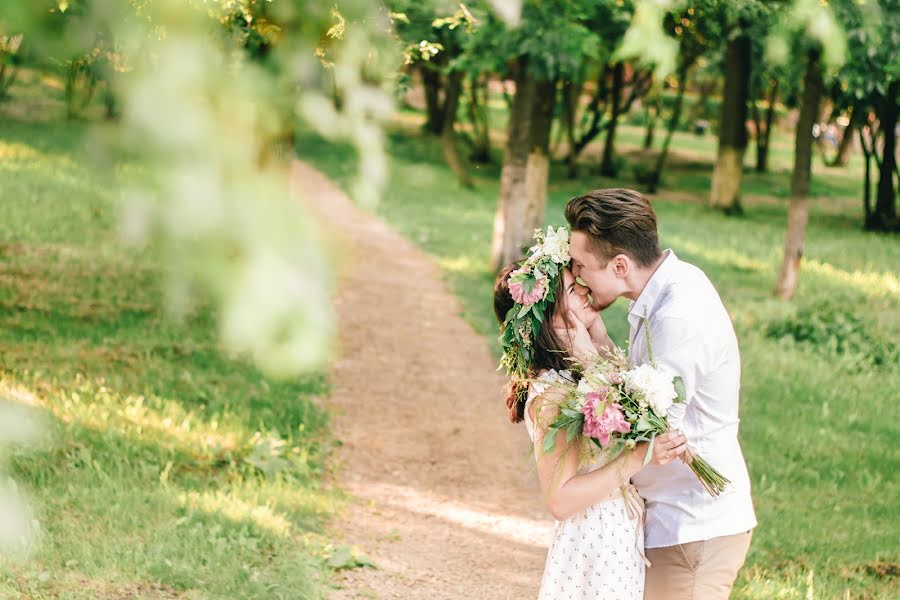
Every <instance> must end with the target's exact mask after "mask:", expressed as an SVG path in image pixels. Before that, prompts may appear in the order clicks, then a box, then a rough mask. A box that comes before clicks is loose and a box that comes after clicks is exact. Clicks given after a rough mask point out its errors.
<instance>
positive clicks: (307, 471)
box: [0, 120, 341, 599]
mask: <svg viewBox="0 0 900 600" xmlns="http://www.w3.org/2000/svg"><path fill="white" fill-rule="evenodd" d="M85 131H86V125H85V124H83V123H67V122H64V121H59V122H50V123H46V122H40V121H36V122H30V121H17V120H2V121H0V186H2V189H3V202H2V203H0V348H2V352H0V397H3V398H6V399H8V400H10V401H13V402H18V403H22V404H27V405H30V406H33V407H34V408H35V410H36V411H38V413H39V414H40V415H42V416H43V422H44V423H45V427H44V436H43V438H44V439H43V442H42V444H40V445H39V446H37V447H26V448H16V449H14V451H13V452H12V453H11V455H10V456H8V457H7V458H8V459H9V460H8V462H9V466H10V475H11V476H12V477H13V478H14V479H15V480H16V481H17V482H18V484H19V486H20V488H21V489H22V490H23V491H24V492H25V493H26V495H27V496H28V497H29V499H30V503H31V505H32V508H33V509H34V511H35V513H36V518H37V521H38V523H39V526H40V534H39V536H38V544H37V546H36V548H35V550H34V554H33V556H32V557H31V559H30V560H28V561H25V562H0V597H2V598H23V597H27V598H34V599H42V598H61V597H62V598H83V599H95V598H120V597H135V598H170V597H172V598H174V597H185V598H318V597H321V595H322V593H323V592H322V590H323V587H325V586H326V585H327V573H326V572H325V568H324V566H323V565H324V560H323V557H324V556H323V553H324V552H325V550H323V549H324V548H326V547H327V544H328V541H327V540H326V539H325V538H324V534H323V529H322V527H323V523H324V521H325V520H326V519H328V518H329V517H331V516H332V515H333V514H334V512H335V511H336V509H337V507H338V506H339V504H340V502H341V499H340V496H339V494H338V493H336V492H335V491H332V490H329V489H327V488H325V487H323V486H322V485H321V483H320V480H321V477H322V475H323V474H324V472H325V469H326V463H325V456H326V454H327V451H328V448H329V446H330V443H331V442H330V441H329V438H328V434H327V421H328V419H327V415H326V413H325V412H324V411H323V410H322V409H321V408H320V407H319V405H318V403H317V402H316V398H317V397H320V396H323V395H325V394H327V393H328V385H327V382H326V381H325V379H324V377H323V375H322V374H317V373H314V374H310V375H308V376H305V377H302V378H299V379H297V380H292V381H274V380H270V379H267V378H266V377H264V376H263V375H262V374H260V373H259V372H258V371H257V370H256V369H255V368H253V367H252V366H250V365H249V364H248V363H247V362H246V361H244V360H242V359H240V358H238V357H233V356H229V355H227V354H226V353H224V352H223V351H222V350H221V349H220V347H219V345H218V342H217V340H218V331H217V330H216V324H215V323H216V319H215V315H213V314H212V312H211V310H210V309H209V308H208V307H207V306H206V305H205V304H204V303H203V302H198V303H197V304H196V305H195V306H193V307H191V309H190V310H189V311H188V314H187V315H186V316H185V317H184V318H183V319H182V320H176V319H174V318H172V317H171V316H169V315H168V314H167V313H166V311H165V310H164V308H163V307H164V305H165V298H164V293H163V287H162V284H161V281H162V278H163V275H164V274H163V273H162V271H161V269H160V268H159V266H158V263H157V261H156V258H155V256H154V255H153V254H152V253H151V252H148V251H144V250H136V249H125V248H123V247H122V245H121V244H120V239H119V238H120V234H119V228H118V223H119V197H118V195H117V193H116V192H115V191H114V190H115V189H116V188H117V186H116V185H114V184H116V183H120V182H122V181H123V180H127V178H129V177H135V176H140V172H141V169H140V166H139V165H133V164H126V165H123V166H122V167H121V168H118V169H115V170H113V171H111V172H103V173H97V172H95V171H94V170H92V169H91V168H90V167H89V166H88V165H89V164H90V161H89V160H88V158H87V157H86V156H85V153H84V152H85V151H84V146H83V145H82V142H81V141H80V140H82V139H89V138H83V134H84V133H85Z"/></svg>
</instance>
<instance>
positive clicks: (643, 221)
mask: <svg viewBox="0 0 900 600" xmlns="http://www.w3.org/2000/svg"><path fill="white" fill-rule="evenodd" d="M566 220H567V221H568V222H569V225H570V226H571V227H572V230H573V231H581V232H584V233H586V234H587V235H588V236H589V237H590V239H591V244H592V246H593V247H594V249H595V250H596V254H597V256H598V257H600V258H601V259H603V260H604V261H605V262H607V263H608V262H609V261H610V260H611V259H612V258H614V257H615V256H616V255H618V254H626V255H628V256H630V257H631V258H633V259H634V260H635V261H637V263H638V264H639V265H641V266H643V267H651V266H653V264H654V263H655V262H656V261H657V260H658V259H659V257H660V256H661V255H662V251H661V250H660V248H659V234H658V233H657V231H656V213H655V212H654V211H653V207H652V206H651V205H650V201H649V200H647V198H645V197H644V195H643V194H641V193H640V192H636V191H634V190H628V189H624V188H610V189H606V190H594V191H591V192H588V193H587V194H585V195H583V196H576V197H575V198H572V199H571V200H569V203H568V204H566Z"/></svg>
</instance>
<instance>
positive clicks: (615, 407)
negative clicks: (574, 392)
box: [581, 388, 631, 447]
mask: <svg viewBox="0 0 900 600" xmlns="http://www.w3.org/2000/svg"><path fill="white" fill-rule="evenodd" d="M609 392H610V390H609V389H608V388H600V390H599V391H597V392H589V393H587V394H585V403H584V405H583V406H582V407H581V412H582V413H583V414H584V429H583V430H582V433H583V434H584V435H586V436H588V437H592V438H596V439H597V440H598V441H599V442H600V445H601V446H604V447H605V446H608V445H609V438H610V435H611V434H613V433H616V432H618V433H628V432H629V431H631V424H630V423H629V422H628V421H626V420H625V414H624V413H623V412H622V406H621V405H619V404H617V403H615V402H612V403H609V404H607V403H606V399H607V396H609Z"/></svg>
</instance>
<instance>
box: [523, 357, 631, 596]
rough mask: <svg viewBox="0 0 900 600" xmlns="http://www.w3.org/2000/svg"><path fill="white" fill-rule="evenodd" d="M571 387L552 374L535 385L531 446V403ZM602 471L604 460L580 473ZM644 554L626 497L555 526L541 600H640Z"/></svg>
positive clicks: (568, 378)
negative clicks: (561, 385)
mask: <svg viewBox="0 0 900 600" xmlns="http://www.w3.org/2000/svg"><path fill="white" fill-rule="evenodd" d="M567 382H571V375H570V373H569V372H568V371H561V372H559V373H558V372H556V371H554V370H551V371H547V372H546V373H544V374H543V375H541V377H539V378H538V380H537V381H534V382H532V384H531V386H530V388H529V390H528V401H527V403H526V404H525V426H526V428H527V429H528V435H529V436H531V439H532V440H534V423H533V422H532V420H531V417H530V416H529V413H528V409H529V408H530V405H531V403H532V402H533V401H534V399H535V398H536V397H538V396H540V395H541V394H542V393H544V392H545V391H546V389H547V388H548V387H549V386H551V385H553V384H554V383H567ZM602 466H603V462H602V459H600V460H598V462H597V463H595V464H592V465H590V466H589V467H588V468H586V469H584V470H583V471H582V472H589V471H592V470H595V469H598V468H600V467H602ZM631 491H632V492H633V491H634V488H633V487H632V488H631ZM634 493H636V492H634ZM642 551H643V531H642V530H640V524H639V521H638V520H637V519H631V518H630V517H629V515H628V509H627V507H626V501H625V498H624V497H623V496H622V494H616V495H615V496H614V497H610V499H608V500H603V501H600V502H598V503H596V504H594V505H592V506H590V507H588V508H587V509H585V510H584V511H582V512H581V513H579V514H576V515H573V516H571V517H569V518H568V519H566V520H564V521H557V522H556V527H555V529H554V533H553V541H552V543H551V544H550V550H549V552H548V553H547V562H546V564H545V565H544V576H543V579H542V580H541V591H540V595H539V599H540V600H551V599H552V600H569V599H584V600H588V599H589V600H641V599H642V598H643V597H644V568H645V566H644V558H643V555H642V554H641V553H642Z"/></svg>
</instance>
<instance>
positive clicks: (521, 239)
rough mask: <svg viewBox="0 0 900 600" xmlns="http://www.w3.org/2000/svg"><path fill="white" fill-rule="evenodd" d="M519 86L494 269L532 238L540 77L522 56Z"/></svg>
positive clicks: (509, 131)
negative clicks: (531, 171)
mask: <svg viewBox="0 0 900 600" xmlns="http://www.w3.org/2000/svg"><path fill="white" fill-rule="evenodd" d="M515 84H516V90H515V95H514V96H513V98H512V108H511V109H510V113H509V125H508V129H507V141H506V149H505V150H504V153H503V167H502V169H501V171H500V197H499V199H498V201H497V212H496V214H495V216H494V236H493V241H492V243H491V262H490V266H491V269H493V270H494V271H499V270H500V269H501V268H502V267H503V266H505V265H508V264H509V263H511V262H513V261H514V260H517V259H519V258H521V253H522V247H523V246H524V245H525V244H526V243H527V241H528V233H527V230H526V227H525V224H526V222H527V221H526V207H527V204H526V202H525V198H526V193H527V192H526V189H525V188H526V185H527V174H528V151H529V142H530V140H531V119H532V118H533V117H534V104H535V101H536V99H537V81H535V79H534V78H533V77H532V76H531V75H529V73H528V62H527V60H526V59H524V58H523V59H520V60H519V62H518V65H517V72H516V78H515Z"/></svg>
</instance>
